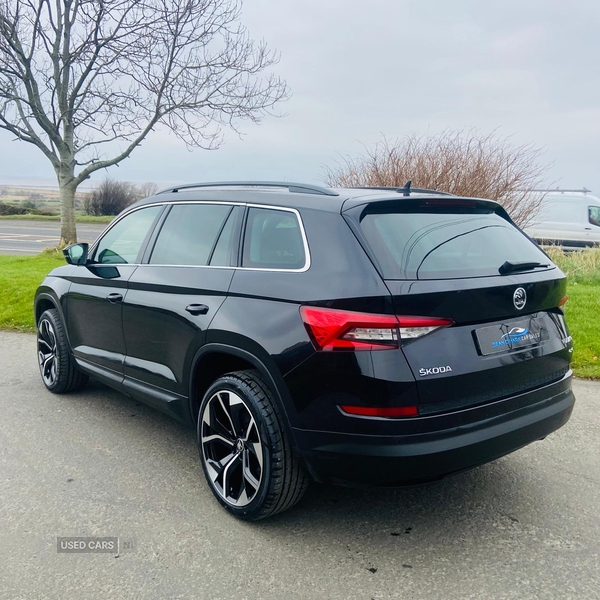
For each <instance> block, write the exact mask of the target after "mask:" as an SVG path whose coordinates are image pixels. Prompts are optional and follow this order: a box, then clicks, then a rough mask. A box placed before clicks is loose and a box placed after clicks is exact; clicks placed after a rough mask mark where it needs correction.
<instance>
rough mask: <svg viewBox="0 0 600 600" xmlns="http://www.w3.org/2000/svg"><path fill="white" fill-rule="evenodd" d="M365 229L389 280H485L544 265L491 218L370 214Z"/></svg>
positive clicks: (513, 232) (520, 236)
mask: <svg viewBox="0 0 600 600" xmlns="http://www.w3.org/2000/svg"><path fill="white" fill-rule="evenodd" d="M361 229H362V231H363V233H364V235H365V237H366V239H367V242H368V243H369V245H370V247H371V248H372V250H373V252H374V253H375V255H376V257H377V260H378V261H379V262H380V264H381V268H382V270H383V274H384V277H385V278H386V279H455V278H462V277H486V276H493V275H498V268H499V267H500V265H502V264H503V263H504V262H505V261H507V260H508V261H532V262H544V261H545V255H544V254H543V253H542V252H541V251H540V250H539V249H538V248H537V246H535V245H534V244H532V243H531V242H530V241H529V240H528V239H527V238H526V237H525V236H524V235H523V234H522V233H521V232H520V231H519V230H518V229H516V228H515V227H513V226H512V225H510V224H509V223H507V222H506V221H505V220H504V219H503V218H502V217H500V216H498V215H496V214H491V213H490V214H469V213H466V214H449V213H447V212H444V213H441V212H440V213H436V212H434V211H428V212H423V213H408V212H406V213H402V212H399V213H392V212H390V213H378V214H367V215H366V216H365V217H364V218H363V219H362V221H361ZM546 262H547V261H546Z"/></svg>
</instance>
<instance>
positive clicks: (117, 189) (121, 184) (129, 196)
mask: <svg viewBox="0 0 600 600" xmlns="http://www.w3.org/2000/svg"><path fill="white" fill-rule="evenodd" d="M141 197H142V196H141V195H140V193H139V190H138V188H136V187H135V186H134V185H133V184H131V183H129V182H128V181H115V180H114V179H105V180H104V181H103V182H102V183H101V184H100V185H99V186H98V187H97V188H95V189H94V190H93V191H92V192H91V193H90V194H89V195H88V196H87V198H86V199H85V201H84V205H83V206H84V210H85V212H86V213H87V214H88V215H95V216H100V215H117V214H119V213H120V212H121V211H122V210H123V209H124V208H127V207H128V206H129V205H130V204H133V203H134V202H135V201H136V200H139V199H140V198H141Z"/></svg>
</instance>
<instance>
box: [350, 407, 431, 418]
mask: <svg viewBox="0 0 600 600" xmlns="http://www.w3.org/2000/svg"><path fill="white" fill-rule="evenodd" d="M340 408H341V409H342V412H345V413H347V414H349V415H357V416H359V417H387V418H393V417H416V416H417V415H418V414H419V409H418V408H417V407H416V406H389V407H383V406H380V407H378V406H340Z"/></svg>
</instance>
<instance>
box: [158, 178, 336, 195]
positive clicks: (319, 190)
mask: <svg viewBox="0 0 600 600" xmlns="http://www.w3.org/2000/svg"><path fill="white" fill-rule="evenodd" d="M207 187H263V188H264V187H267V188H269V187H272V188H287V190H288V191H290V192H295V193H299V194H317V195H320V196H339V194H338V193H337V192H334V191H333V190H330V189H328V188H325V187H321V186H318V185H310V184H307V183H292V182H289V181H214V182H202V183H186V184H185V185H177V186H174V187H170V188H167V189H165V190H161V191H160V192H158V194H168V193H176V192H179V191H180V190H192V189H196V188H207Z"/></svg>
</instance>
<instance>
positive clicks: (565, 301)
mask: <svg viewBox="0 0 600 600" xmlns="http://www.w3.org/2000/svg"><path fill="white" fill-rule="evenodd" d="M568 299H569V296H563V297H562V298H561V299H560V302H559V303H558V306H564V305H565V304H566V303H567V300H568Z"/></svg>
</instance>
